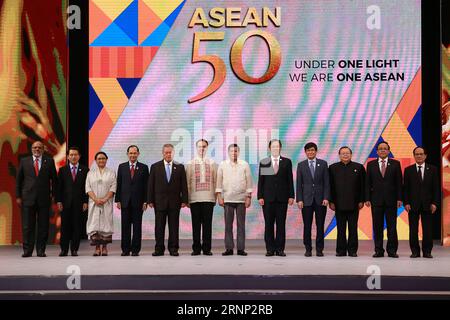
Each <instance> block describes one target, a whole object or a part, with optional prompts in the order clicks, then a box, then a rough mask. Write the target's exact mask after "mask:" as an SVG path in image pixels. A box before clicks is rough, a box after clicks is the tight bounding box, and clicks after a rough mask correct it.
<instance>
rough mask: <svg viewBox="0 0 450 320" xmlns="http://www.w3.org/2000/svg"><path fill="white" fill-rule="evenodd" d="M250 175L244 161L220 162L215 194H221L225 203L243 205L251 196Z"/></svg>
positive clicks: (248, 167)
mask: <svg viewBox="0 0 450 320" xmlns="http://www.w3.org/2000/svg"><path fill="white" fill-rule="evenodd" d="M252 191H253V189H252V175H251V172H250V166H249V165H248V163H247V162H246V161H244V160H240V159H238V161H237V162H232V161H231V160H225V161H222V162H221V163H220V165H219V169H218V170H217V188H216V192H218V193H222V198H223V199H224V201H225V202H233V203H244V202H245V199H246V198H247V197H248V195H249V194H251V193H252Z"/></svg>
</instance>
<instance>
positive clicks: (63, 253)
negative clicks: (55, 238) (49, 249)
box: [59, 251, 67, 257]
mask: <svg viewBox="0 0 450 320" xmlns="http://www.w3.org/2000/svg"><path fill="white" fill-rule="evenodd" d="M59 256H60V257H67V251H61V252H60V253H59Z"/></svg>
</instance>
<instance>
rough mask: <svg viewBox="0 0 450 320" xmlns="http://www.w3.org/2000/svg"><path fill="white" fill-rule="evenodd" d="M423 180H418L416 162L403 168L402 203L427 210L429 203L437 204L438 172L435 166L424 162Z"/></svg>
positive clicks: (438, 190)
mask: <svg viewBox="0 0 450 320" xmlns="http://www.w3.org/2000/svg"><path fill="white" fill-rule="evenodd" d="M423 172H424V175H423V181H420V178H419V174H418V173H417V168H416V164H413V165H412V166H409V167H407V168H406V169H405V177H404V203H405V205H407V204H409V205H410V206H411V210H413V211H418V210H420V208H421V207H422V210H426V211H429V210H430V205H431V204H434V205H436V206H437V205H438V204H439V199H440V186H439V173H438V170H437V168H436V167H435V166H433V165H431V164H428V163H425V168H424V171H423Z"/></svg>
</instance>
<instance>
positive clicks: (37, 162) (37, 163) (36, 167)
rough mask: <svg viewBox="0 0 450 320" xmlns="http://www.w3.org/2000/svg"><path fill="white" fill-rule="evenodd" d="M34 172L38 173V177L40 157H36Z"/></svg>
mask: <svg viewBox="0 0 450 320" xmlns="http://www.w3.org/2000/svg"><path fill="white" fill-rule="evenodd" d="M34 173H36V177H37V176H38V175H39V159H38V158H36V160H34Z"/></svg>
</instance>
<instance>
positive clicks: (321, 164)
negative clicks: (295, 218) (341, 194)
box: [297, 159, 330, 206]
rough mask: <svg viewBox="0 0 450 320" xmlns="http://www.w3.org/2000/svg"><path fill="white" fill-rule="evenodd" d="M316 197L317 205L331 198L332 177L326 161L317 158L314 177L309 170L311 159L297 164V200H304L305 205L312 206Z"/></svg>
mask: <svg viewBox="0 0 450 320" xmlns="http://www.w3.org/2000/svg"><path fill="white" fill-rule="evenodd" d="M314 199H315V201H316V204H317V205H322V202H323V200H329V199H330V177H329V173H328V164H327V162H326V161H324V160H321V159H316V167H315V170H314V177H313V176H312V175H311V171H310V170H309V160H308V159H306V160H304V161H302V162H300V163H299V164H298V165H297V202H299V201H303V204H304V205H305V206H311V205H312V204H313V200H314Z"/></svg>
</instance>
